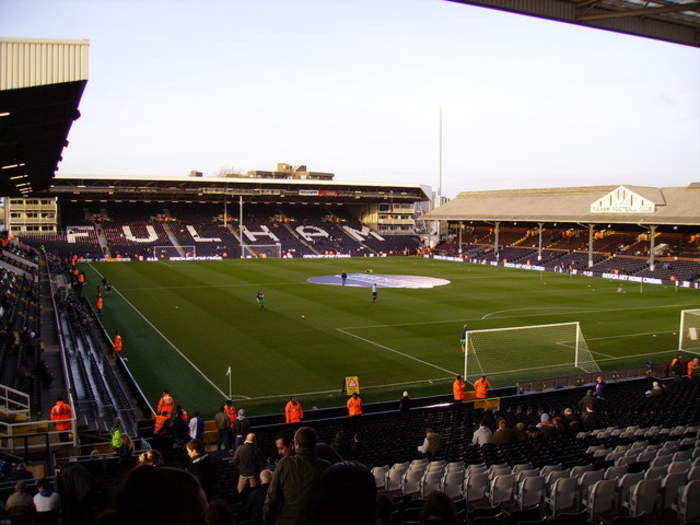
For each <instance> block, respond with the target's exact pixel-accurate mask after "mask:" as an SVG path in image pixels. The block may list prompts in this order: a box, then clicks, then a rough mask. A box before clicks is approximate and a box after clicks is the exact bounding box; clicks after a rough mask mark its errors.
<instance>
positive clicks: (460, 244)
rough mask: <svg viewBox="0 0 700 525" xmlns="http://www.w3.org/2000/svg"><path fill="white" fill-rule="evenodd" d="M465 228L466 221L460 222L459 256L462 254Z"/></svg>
mask: <svg viewBox="0 0 700 525" xmlns="http://www.w3.org/2000/svg"><path fill="white" fill-rule="evenodd" d="M463 229H464V223H463V222H460V223H459V244H458V245H457V253H459V256H460V257H461V256H462V230H463Z"/></svg>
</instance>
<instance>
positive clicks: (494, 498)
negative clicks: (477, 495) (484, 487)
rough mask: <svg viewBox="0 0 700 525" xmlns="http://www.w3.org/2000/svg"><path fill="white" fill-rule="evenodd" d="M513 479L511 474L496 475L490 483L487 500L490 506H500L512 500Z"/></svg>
mask: <svg viewBox="0 0 700 525" xmlns="http://www.w3.org/2000/svg"><path fill="white" fill-rule="evenodd" d="M514 483H515V477H514V476H513V475H512V474H503V475H497V476H495V477H494V478H493V481H491V487H490V493H489V498H490V501H491V505H502V504H503V503H509V502H510V501H512V500H513V486H514Z"/></svg>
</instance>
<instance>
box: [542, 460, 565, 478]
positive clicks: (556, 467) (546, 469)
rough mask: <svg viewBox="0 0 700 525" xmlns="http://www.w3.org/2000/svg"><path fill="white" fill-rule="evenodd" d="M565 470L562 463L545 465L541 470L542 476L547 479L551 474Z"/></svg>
mask: <svg viewBox="0 0 700 525" xmlns="http://www.w3.org/2000/svg"><path fill="white" fill-rule="evenodd" d="M563 469H564V466H563V465H562V464H561V463H557V464H556V465H545V466H544V467H542V468H541V469H540V476H544V477H547V474H549V473H550V472H553V471H555V470H563Z"/></svg>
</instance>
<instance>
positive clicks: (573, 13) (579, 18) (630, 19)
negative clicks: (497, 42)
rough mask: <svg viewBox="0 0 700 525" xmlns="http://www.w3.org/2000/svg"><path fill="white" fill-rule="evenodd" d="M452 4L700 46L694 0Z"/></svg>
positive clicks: (699, 14) (699, 11)
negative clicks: (485, 8)
mask: <svg viewBox="0 0 700 525" xmlns="http://www.w3.org/2000/svg"><path fill="white" fill-rule="evenodd" d="M450 1H452V2H457V3H461V4H468V5H473V6H480V7H488V8H492V9H498V10H501V11H508V12H511V13H518V14H523V15H530V16H536V17H538V18H545V19H548V20H556V21H559V22H567V23H570V24H576V25H579V26H584V27H594V28H597V29H606V30H608V31H614V32H617V33H626V34H629V35H636V36H643V37H648V38H654V39H656V40H664V41H667V42H673V43H676V44H684V45H689V46H695V47H700V2H698V1H694V0H450Z"/></svg>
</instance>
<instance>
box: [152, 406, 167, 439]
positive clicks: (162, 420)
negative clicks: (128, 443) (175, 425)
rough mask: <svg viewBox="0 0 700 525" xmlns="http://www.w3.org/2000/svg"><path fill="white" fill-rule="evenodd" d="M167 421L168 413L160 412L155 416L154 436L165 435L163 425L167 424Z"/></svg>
mask: <svg viewBox="0 0 700 525" xmlns="http://www.w3.org/2000/svg"><path fill="white" fill-rule="evenodd" d="M168 419H170V414H169V413H168V412H160V413H159V415H157V416H156V423H155V425H153V434H154V435H158V434H165V431H166V428H165V424H166V423H167V422H168Z"/></svg>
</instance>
